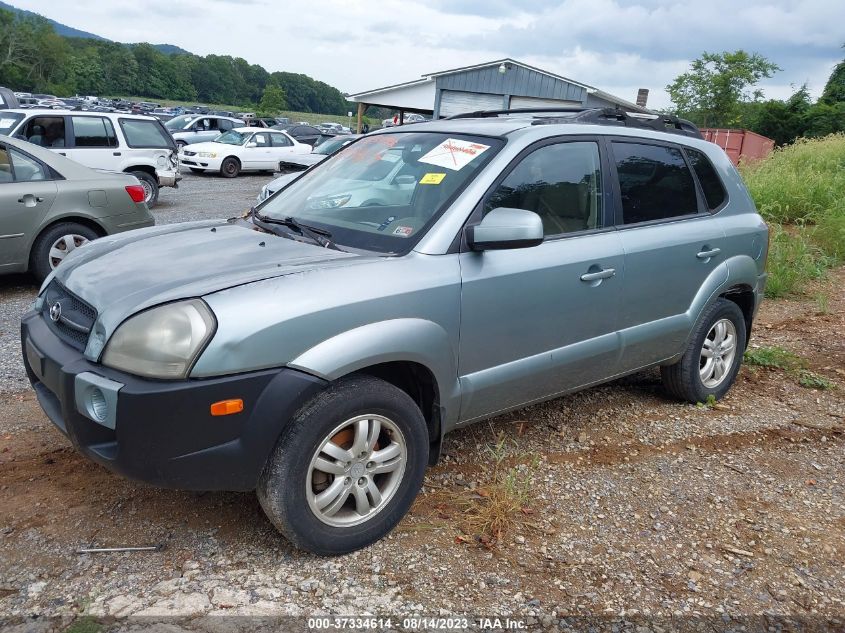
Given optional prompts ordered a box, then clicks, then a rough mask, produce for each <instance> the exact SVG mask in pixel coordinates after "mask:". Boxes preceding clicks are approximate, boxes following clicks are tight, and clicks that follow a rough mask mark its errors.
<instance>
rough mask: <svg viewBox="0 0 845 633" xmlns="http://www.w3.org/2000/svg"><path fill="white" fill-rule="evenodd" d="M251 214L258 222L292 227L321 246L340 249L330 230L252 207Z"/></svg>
mask: <svg viewBox="0 0 845 633" xmlns="http://www.w3.org/2000/svg"><path fill="white" fill-rule="evenodd" d="M252 215H253V217H255V219H257V220H259V221H260V222H263V223H264V224H277V225H279V226H286V227H287V228H289V229H293V230H294V231H296V232H297V233H299V234H300V235H303V236H305V237H309V238H311V239H312V240H314V241H315V242H316V243H317V244H319V245H320V246H322V247H323V248H331V249H334V250H336V251H339V250H341V249H340V248H339V247H338V245H337V244H335V243H334V242H333V241H332V239H331V237H332V234H331V232H329V231H327V230H326V229H320V228H317V227H316V226H309V225H308V224H303V223H302V222H300V221H299V220H297V219H296V218H294V217H293V216H288V217H286V218H282V219H279V218H271V217H268V216H266V215H261V214H260V213H259V212H258V211H256V210H255V209H254V208H253V210H252Z"/></svg>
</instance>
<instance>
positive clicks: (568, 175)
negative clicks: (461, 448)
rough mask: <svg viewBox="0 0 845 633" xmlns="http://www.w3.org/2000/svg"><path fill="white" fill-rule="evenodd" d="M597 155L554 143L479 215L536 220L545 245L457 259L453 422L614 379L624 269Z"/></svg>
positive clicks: (513, 175) (521, 166)
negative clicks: (500, 213)
mask: <svg viewBox="0 0 845 633" xmlns="http://www.w3.org/2000/svg"><path fill="white" fill-rule="evenodd" d="M609 197H610V196H609V189H606V185H605V183H603V178H602V169H601V160H600V152H599V145H598V143H597V142H595V141H594V140H583V141H582V140H577V141H571V142H554V143H550V144H545V145H543V146H541V147H539V148H537V149H534V150H533V151H530V152H528V153H526V154H525V155H524V156H523V157H522V158H520V159H518V161H517V162H516V164H515V166H513V168H512V169H511V170H510V171H509V172H508V173H507V175H506V176H505V177H504V178H503V179H502V180H501V182H500V183H499V184H498V185H496V186H495V187H494V188H493V190H492V191H491V192H490V194H488V196H487V197H486V199H485V200H484V203H483V205H484V206H483V211H484V212H486V211H490V210H492V209H493V208H496V207H511V208H514V207H515V208H521V209H527V210H529V211H534V212H535V213H537V214H538V215H539V216H540V217H541V219H542V220H543V226H544V229H545V231H544V232H545V235H546V241H545V242H544V243H543V244H541V245H540V246H537V247H534V248H522V249H513V250H490V251H485V252H482V253H477V252H463V253H462V254H461V255H460V262H461V276H462V299H461V337H460V349H459V352H460V357H459V373H460V381H461V388H462V393H463V397H462V403H461V421H462V422H468V421H470V420H473V419H476V418H479V417H483V416H487V415H490V414H493V413H496V412H498V411H502V410H505V409H508V408H513V407H516V406H519V405H521V404H526V403H529V402H532V401H536V400H540V399H543V398H548V397H550V396H553V395H556V394H559V393H563V392H566V391H569V390H572V389H575V388H577V387H580V386H583V385H587V384H591V383H593V382H596V381H599V380H602V379H604V378H607V377H609V376H612V375H613V374H614V372H615V370H616V364H617V358H618V352H619V343H618V337H617V335H616V329H617V315H618V311H619V307H620V300H621V290H622V285H623V280H624V277H625V274H624V272H625V271H624V261H623V255H622V246H621V243H620V240H619V236H618V235H617V232H616V231H615V230H614V229H613V228H612V227H610V228H606V227H607V224H608V223H607V220H606V217H607V211H608V209H606V204H605V201H606V200H608V199H609Z"/></svg>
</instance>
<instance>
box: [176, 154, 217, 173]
mask: <svg viewBox="0 0 845 633" xmlns="http://www.w3.org/2000/svg"><path fill="white" fill-rule="evenodd" d="M179 164H180V165H184V166H185V167H193V168H194V169H210V170H212V171H220V165H222V164H223V159H222V158H219V157H218V158H209V157H206V156H199V155H195V156H185V155H184V154H179Z"/></svg>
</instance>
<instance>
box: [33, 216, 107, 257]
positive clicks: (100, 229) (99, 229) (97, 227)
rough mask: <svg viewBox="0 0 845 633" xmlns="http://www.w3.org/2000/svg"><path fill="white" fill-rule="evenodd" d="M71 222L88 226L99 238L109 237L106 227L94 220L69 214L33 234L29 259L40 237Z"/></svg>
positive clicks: (54, 219) (52, 221)
mask: <svg viewBox="0 0 845 633" xmlns="http://www.w3.org/2000/svg"><path fill="white" fill-rule="evenodd" d="M69 222H75V223H77V224H81V225H82V226H87V227H88V228H90V229H91V230H92V231H94V232H96V233H97V237H104V236H106V235H108V231H106V229H105V227H104V226H103V225H102V224H100V223H99V222H97V221H96V220H94V219H93V218H89V217H86V216H81V215H73V214H72V213H69V214H68V215H63V216H61V217H58V218H53V219H52V220H50V223H49V224H45V225H44V226H42V227H41V228H40V229H39V231H38V232H37V233H35V234H33V236H32V239H31V240H30V241H29V247H28V249H27V250H28V252H29V255H28V257H32V249H33V247H34V246H35V243H36V242H37V241H38V238H39V237H41V236H42V235H43V234H44V233H45V232H47V231H49V230H50V229H52V228H53V227H54V226H56V225H57V224H67V223H69Z"/></svg>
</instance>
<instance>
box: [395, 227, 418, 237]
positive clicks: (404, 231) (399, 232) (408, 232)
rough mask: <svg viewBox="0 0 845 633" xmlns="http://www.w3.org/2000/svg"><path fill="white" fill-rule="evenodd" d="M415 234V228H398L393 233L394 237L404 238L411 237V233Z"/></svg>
mask: <svg viewBox="0 0 845 633" xmlns="http://www.w3.org/2000/svg"><path fill="white" fill-rule="evenodd" d="M413 232H414V229H413V227H410V226H397V227H396V230H395V231H393V234H394V235H401V236H402V237H410V235H411V233H413Z"/></svg>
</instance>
